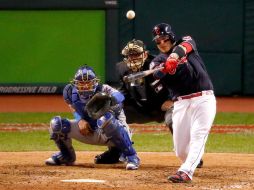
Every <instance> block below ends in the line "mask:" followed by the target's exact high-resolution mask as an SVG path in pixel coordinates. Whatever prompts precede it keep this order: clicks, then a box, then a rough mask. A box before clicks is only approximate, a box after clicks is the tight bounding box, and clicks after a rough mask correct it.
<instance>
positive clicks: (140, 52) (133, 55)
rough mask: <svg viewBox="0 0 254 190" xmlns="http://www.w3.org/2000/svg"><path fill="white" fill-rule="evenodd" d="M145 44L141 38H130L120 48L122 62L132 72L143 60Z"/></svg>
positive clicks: (137, 68) (141, 64) (138, 67)
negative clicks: (122, 57)
mask: <svg viewBox="0 0 254 190" xmlns="http://www.w3.org/2000/svg"><path fill="white" fill-rule="evenodd" d="M144 52H145V45H144V43H143V42H142V41H141V40H135V39H133V40H131V41H129V42H128V43H127V45H126V46H125V47H124V48H123V50H122V55H123V56H124V57H125V58H124V62H125V63H126V64H127V66H128V67H129V68H130V69H131V70H132V71H134V72H136V71H138V70H139V69H140V68H141V67H142V66H143V65H144V62H145V56H144Z"/></svg>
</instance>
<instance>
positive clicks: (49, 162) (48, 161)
mask: <svg viewBox="0 0 254 190" xmlns="http://www.w3.org/2000/svg"><path fill="white" fill-rule="evenodd" d="M45 164H46V165H49V166H55V165H58V164H56V162H55V161H54V160H53V159H52V158H48V159H47V160H45Z"/></svg>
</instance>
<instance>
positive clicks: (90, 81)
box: [71, 65, 99, 99]
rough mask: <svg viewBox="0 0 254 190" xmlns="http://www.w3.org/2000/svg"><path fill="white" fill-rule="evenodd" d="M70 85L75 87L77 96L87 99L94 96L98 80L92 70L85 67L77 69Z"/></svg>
mask: <svg viewBox="0 0 254 190" xmlns="http://www.w3.org/2000/svg"><path fill="white" fill-rule="evenodd" d="M71 83H72V84H73V85H74V86H75V87H76V89H77V91H78V93H79V95H80V96H81V97H82V98H85V99H87V98H89V97H90V96H91V95H93V94H94V92H95V90H96V88H97V86H98V84H99V79H98V78H97V77H96V74H95V72H94V70H93V69H92V68H91V67H89V66H87V65H85V66H82V67H80V68H79V69H78V71H77V72H76V74H75V76H74V79H73V80H72V81H71Z"/></svg>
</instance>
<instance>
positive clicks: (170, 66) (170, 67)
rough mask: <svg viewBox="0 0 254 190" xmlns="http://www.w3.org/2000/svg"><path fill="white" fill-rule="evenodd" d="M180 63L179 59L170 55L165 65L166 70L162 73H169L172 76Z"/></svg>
mask: <svg viewBox="0 0 254 190" xmlns="http://www.w3.org/2000/svg"><path fill="white" fill-rule="evenodd" d="M178 62H179V61H178V59H177V58H175V57H173V56H172V55H170V56H169V57H168V58H167V61H166V63H165V64H164V69H163V70H162V72H164V73H169V74H171V75H173V74H175V72H176V68H177V65H178Z"/></svg>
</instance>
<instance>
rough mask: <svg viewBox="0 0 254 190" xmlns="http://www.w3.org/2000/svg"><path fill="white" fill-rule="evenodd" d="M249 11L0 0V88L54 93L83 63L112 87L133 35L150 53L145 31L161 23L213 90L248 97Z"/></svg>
mask: <svg viewBox="0 0 254 190" xmlns="http://www.w3.org/2000/svg"><path fill="white" fill-rule="evenodd" d="M129 9H133V10H135V12H136V18H135V19H133V20H128V19H126V17H125V14H126V12H127V11H128V10H129ZM253 10H254V1H253V0H230V1H229V0H213V1H203V0H193V1H186V0H174V1H168V0H160V1H157V0H86V1H83V0H75V1H72V0H44V1H40V0H12V1H9V0H0V28H1V30H0V41H1V46H0V50H1V56H0V63H1V69H0V93H8V92H13V93H15V91H16V92H17V93H30V92H29V91H28V90H27V87H29V86H30V87H33V89H31V88H30V89H29V88H28V89H29V90H30V91H31V93H61V90H62V87H63V85H64V84H65V83H66V82H68V81H69V80H70V77H72V76H73V73H74V72H75V69H76V67H77V66H80V65H82V64H86V63H87V64H89V65H92V66H94V68H95V70H96V72H97V73H98V75H99V76H100V78H101V79H102V81H105V82H106V83H109V84H113V85H114V84H116V85H117V83H118V78H117V73H116V68H115V65H116V63H117V62H118V61H120V60H121V59H122V57H121V55H120V52H121V50H122V48H123V47H124V45H125V44H126V43H127V42H128V41H129V40H131V39H133V38H136V39H141V40H143V41H144V42H145V43H146V45H147V48H148V49H149V50H150V51H151V52H152V53H153V54H157V53H158V51H157V49H156V47H155V44H154V43H153V42H152V36H151V30H152V28H153V27H154V25H156V24H158V23H161V22H166V23H169V24H171V25H172V27H173V30H174V32H175V33H176V35H177V36H178V37H181V36H184V35H191V36H192V37H193V38H194V39H195V41H196V43H197V48H198V50H199V53H200V54H201V56H202V58H203V60H204V62H205V64H206V66H207V70H208V72H209V74H210V76H211V78H212V80H213V83H214V88H215V94H216V95H223V96H224V95H226V96H227V95H228V96H232V95H254V77H253V75H254V58H253V55H254V43H253V39H254V38H253V37H254V27H253V23H254V11H253ZM14 71H15V72H14ZM39 87H44V88H43V90H41V91H40V90H38V89H39ZM59 87H60V88H59ZM14 88H15V89H14ZM55 89H57V90H55ZM18 91H20V92H18Z"/></svg>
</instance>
